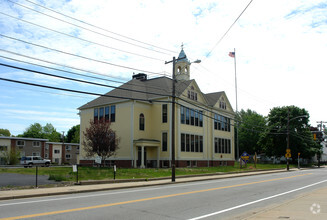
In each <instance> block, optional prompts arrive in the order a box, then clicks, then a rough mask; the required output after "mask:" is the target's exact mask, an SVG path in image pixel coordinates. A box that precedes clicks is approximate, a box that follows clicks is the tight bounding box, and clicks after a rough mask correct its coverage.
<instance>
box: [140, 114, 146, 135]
mask: <svg viewBox="0 0 327 220" xmlns="http://www.w3.org/2000/svg"><path fill="white" fill-rule="evenodd" d="M144 121H145V120H144V115H143V114H140V130H141V131H144Z"/></svg>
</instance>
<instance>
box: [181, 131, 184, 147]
mask: <svg viewBox="0 0 327 220" xmlns="http://www.w3.org/2000/svg"><path fill="white" fill-rule="evenodd" d="M181 151H185V134H181Z"/></svg>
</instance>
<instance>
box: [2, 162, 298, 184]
mask: <svg viewBox="0 0 327 220" xmlns="http://www.w3.org/2000/svg"><path fill="white" fill-rule="evenodd" d="M290 167H296V166H295V165H292V164H291V165H290ZM279 168H280V169H283V168H286V165H285V164H257V168H254V165H253V164H248V165H247V167H246V168H242V169H240V168H239V164H238V163H235V166H220V167H193V168H176V176H182V175H195V174H206V173H207V174H209V173H221V172H244V171H250V170H258V169H279ZM0 173H20V174H30V175H35V173H36V168H35V167H32V168H14V169H12V168H11V169H9V168H0ZM38 175H48V176H49V179H52V180H56V181H75V180H76V173H74V172H73V169H72V167H38ZM169 176H171V169H168V168H159V169H154V168H153V169H133V168H129V169H127V168H117V172H116V179H137V178H142V179H150V178H158V177H169ZM113 177H114V172H113V169H112V168H107V167H105V168H96V167H79V168H78V179H79V181H83V180H84V181H85V180H105V179H109V180H110V179H113Z"/></svg>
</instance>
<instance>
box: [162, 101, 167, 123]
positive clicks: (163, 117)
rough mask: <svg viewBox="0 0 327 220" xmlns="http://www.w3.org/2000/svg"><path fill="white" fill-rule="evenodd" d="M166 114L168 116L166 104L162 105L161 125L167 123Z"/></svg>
mask: <svg viewBox="0 0 327 220" xmlns="http://www.w3.org/2000/svg"><path fill="white" fill-rule="evenodd" d="M167 114H168V106H167V104H163V105H162V123H167Z"/></svg>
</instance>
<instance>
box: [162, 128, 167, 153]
mask: <svg viewBox="0 0 327 220" xmlns="http://www.w3.org/2000/svg"><path fill="white" fill-rule="evenodd" d="M167 148H168V138H167V132H164V133H162V151H167Z"/></svg>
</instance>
